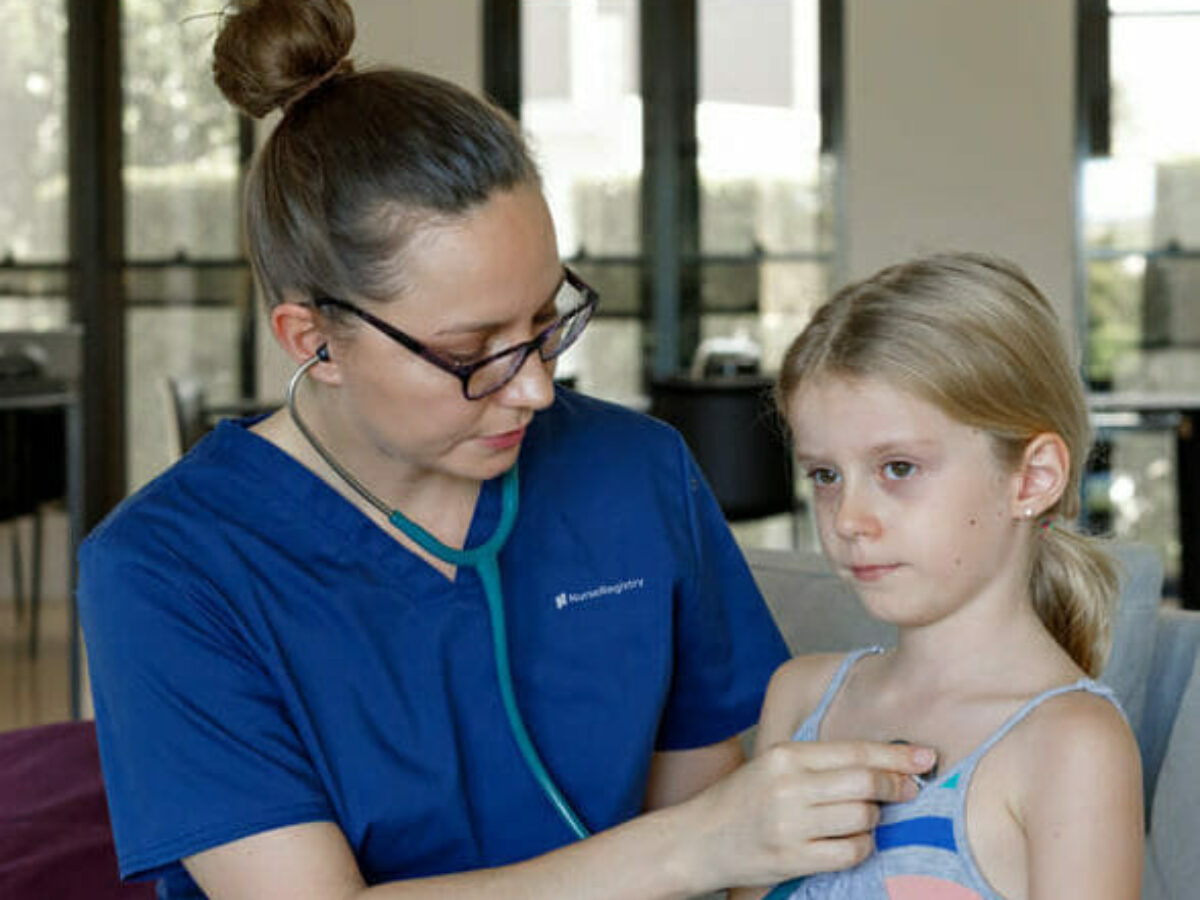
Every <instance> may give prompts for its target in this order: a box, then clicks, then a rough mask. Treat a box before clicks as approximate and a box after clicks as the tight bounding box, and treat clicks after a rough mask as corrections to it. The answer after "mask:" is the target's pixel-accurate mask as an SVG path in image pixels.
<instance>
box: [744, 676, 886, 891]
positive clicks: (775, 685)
mask: <svg viewBox="0 0 1200 900" xmlns="http://www.w3.org/2000/svg"><path fill="white" fill-rule="evenodd" d="M842 659H843V654H840V653H822V654H812V655H807V656H797V657H795V658H794V659H791V660H789V661H788V662H786V663H784V664H783V665H782V666H780V667H779V668H778V669H777V670H776V672H775V674H774V675H773V676H772V677H771V683H770V684H769V685H768V686H767V695H766V698H765V699H764V700H763V708H762V713H761V714H760V716H759V720H758V728H757V729H756V730H755V735H754V755H755V757H758V756H761V755H762V754H763V753H765V752H766V751H767V750H769V749H770V748H771V747H774V746H776V745H780V744H787V743H788V742H790V741H791V740H792V736H793V735H794V734H795V733H796V729H797V728H798V727H799V726H800V723H801V722H803V721H804V720H805V719H806V718H807V717H808V715H809V713H810V712H812V710H813V709H814V708H815V707H816V705H817V703H818V702H819V701H820V698H821V695H822V694H823V693H824V691H825V688H826V686H827V685H828V684H829V682H830V679H832V677H833V673H834V671H835V670H836V669H837V666H838V663H840V662H841V661H842ZM799 746H804V745H799ZM864 811H865V812H866V813H867V817H866V818H865V819H864V820H863V821H862V822H861V824H862V826H863V827H862V832H863V833H862V834H861V835H860V839H861V838H866V839H867V843H866V846H867V851H866V852H870V849H871V847H873V843H871V842H870V831H871V829H872V828H873V827H874V825H875V821H876V819H877V817H878V816H877V813H876V810H875V808H874V807H869V808H866V809H865V810H864ZM863 855H864V856H865V855H866V853H864V854H863ZM781 880H782V879H781ZM770 887H771V886H770V884H768V885H767V886H765V887H764V886H758V887H739V888H733V889H732V890H730V891H729V900H759V898H761V897H763V896H764V895H765V894H766V893H767V892H768V891H769V890H770Z"/></svg>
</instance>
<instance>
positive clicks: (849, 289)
mask: <svg viewBox="0 0 1200 900" xmlns="http://www.w3.org/2000/svg"><path fill="white" fill-rule="evenodd" d="M817 375H837V376H844V377H851V378H873V379H884V380H886V381H887V382H888V383H889V384H893V385H897V386H899V387H901V388H903V389H904V390H907V391H910V392H912V393H913V394H914V395H915V396H917V397H920V398H921V399H923V400H925V401H926V402H929V403H932V404H933V405H934V406H936V407H938V408H939V409H940V410H941V411H942V412H943V413H945V414H946V415H947V416H949V417H950V418H952V419H955V420H956V421H959V422H961V423H963V424H965V425H968V426H971V427H973V428H978V429H980V430H982V431H985V432H987V433H988V434H989V435H990V436H991V437H992V439H993V445H994V447H995V449H996V453H997V457H998V459H999V460H1000V462H1001V464H1002V465H1005V466H1008V467H1010V468H1011V469H1014V470H1015V468H1016V466H1017V465H1018V464H1019V462H1020V460H1021V456H1022V453H1023V452H1024V449H1025V447H1026V445H1027V444H1028V442H1029V441H1030V440H1031V439H1032V438H1034V437H1035V436H1037V435H1039V434H1045V433H1053V434H1057V435H1059V436H1060V437H1061V438H1062V439H1063V441H1064V442H1065V444H1066V445H1067V449H1068V450H1069V452H1070V472H1069V475H1068V480H1067V485H1066V488H1065V489H1064V490H1063V493H1062V496H1061V497H1060V498H1059V499H1058V501H1057V502H1056V503H1055V504H1054V506H1052V507H1051V508H1050V509H1049V510H1046V511H1045V517H1044V518H1043V519H1042V520H1041V523H1040V524H1041V526H1042V531H1043V534H1042V535H1040V536H1039V537H1041V538H1042V539H1040V540H1037V541H1035V542H1034V544H1035V549H1034V556H1033V565H1032V571H1031V573H1030V593H1031V596H1032V598H1033V605H1034V608H1035V610H1036V611H1037V614H1038V616H1039V617H1040V618H1041V620H1042V622H1043V623H1044V624H1045V626H1046V628H1047V630H1049V632H1050V633H1051V634H1052V635H1053V636H1054V638H1055V639H1056V640H1057V641H1058V643H1059V644H1061V645H1062V647H1063V648H1064V649H1065V650H1066V651H1067V653H1068V654H1070V656H1071V658H1072V659H1074V660H1075V662H1076V663H1077V664H1078V665H1079V666H1080V668H1082V669H1083V670H1084V671H1086V672H1087V673H1088V674H1089V675H1092V676H1095V675H1098V674H1099V672H1100V670H1101V669H1102V668H1103V665H1104V662H1105V660H1106V658H1107V656H1108V651H1109V648H1110V646H1111V619H1112V612H1113V608H1114V606H1115V603H1116V597H1117V591H1118V577H1117V568H1116V564H1115V561H1114V560H1113V559H1112V557H1111V556H1110V555H1109V554H1108V553H1107V551H1106V550H1105V549H1104V547H1103V546H1102V542H1101V541H1100V540H1099V539H1097V538H1095V537H1090V536H1086V535H1083V534H1081V533H1079V532H1078V531H1077V530H1076V528H1075V525H1074V522H1075V520H1076V519H1077V517H1078V515H1079V506H1080V482H1081V479H1082V467H1083V464H1084V461H1085V459H1086V457H1087V453H1088V450H1089V449H1090V447H1091V437H1092V436H1091V427H1090V425H1089V422H1088V415H1087V407H1086V404H1085V400H1084V393H1083V385H1082V383H1081V381H1080V378H1079V375H1078V373H1077V372H1076V370H1075V368H1074V366H1073V365H1072V363H1071V360H1070V358H1069V356H1068V353H1067V350H1066V346H1065V343H1064V341H1063V338H1062V334H1061V331H1060V327H1059V322H1058V318H1057V316H1056V315H1055V313H1054V309H1053V307H1052V306H1051V305H1050V303H1049V301H1048V300H1047V299H1046V298H1045V297H1044V296H1043V295H1042V293H1041V291H1039V290H1038V289H1037V287H1036V286H1034V284H1033V283H1032V282H1031V281H1030V280H1029V278H1028V277H1027V276H1026V275H1025V273H1024V272H1022V271H1021V269H1020V268H1018V267H1017V266H1016V265H1014V264H1013V263H1011V262H1008V261H1007V260H1003V259H999V258H996V257H992V256H985V255H982V254H976V253H947V254H939V255H934V256H928V257H924V258H920V259H915V260H912V261H910V262H906V263H902V264H899V265H895V266H890V267H888V268H885V269H883V270H882V271H880V272H878V273H876V274H875V275H873V276H871V277H870V278H867V279H865V280H863V281H860V282H857V283H854V284H850V285H848V286H846V287H845V288H843V289H842V290H840V291H839V292H838V293H837V294H836V295H834V297H833V298H832V299H830V300H829V301H828V302H826V303H825V304H824V305H822V306H821V307H820V309H818V310H817V312H816V314H815V315H814V316H813V319H812V321H811V322H810V323H809V324H808V326H807V327H806V328H805V329H804V331H803V332H802V333H801V334H800V335H799V336H798V337H797V338H796V339H795V340H794V341H793V342H792V345H791V347H790V348H789V349H788V351H787V354H786V355H785V357H784V361H783V365H782V368H781V371H780V377H779V384H778V393H777V400H778V403H779V406H780V409H781V410H782V411H783V412H784V413H785V415H786V411H787V408H788V403H789V401H790V400H791V398H792V397H793V396H794V395H795V393H796V391H797V390H798V389H799V387H800V385H801V384H802V383H803V382H805V381H806V380H807V379H810V378H812V377H814V376H817ZM1036 524H1037V523H1035V525H1036Z"/></svg>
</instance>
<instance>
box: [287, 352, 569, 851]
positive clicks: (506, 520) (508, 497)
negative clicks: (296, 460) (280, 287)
mask: <svg viewBox="0 0 1200 900" xmlns="http://www.w3.org/2000/svg"><path fill="white" fill-rule="evenodd" d="M328 360H329V350H328V348H327V347H326V346H325V345H324V344H322V345H321V346H320V347H318V348H317V352H316V354H315V355H314V356H313V357H312V358H311V359H309V360H306V361H305V362H304V363H302V364H301V366H300V368H298V369H297V370H296V374H295V375H293V376H292V379H291V381H290V382H289V383H288V389H287V409H288V413H289V414H290V415H291V417H292V421H293V422H295V423H296V427H297V428H298V429H299V430H300V433H301V434H302V435H304V438H305V440H307V441H308V442H309V444H311V445H312V448H313V449H314V450H316V451H317V453H318V454H319V455H320V457H321V459H323V460H324V461H325V462H326V464H327V465H328V466H329V468H331V469H332V470H333V471H334V472H336V473H337V475H338V477H339V478H341V479H342V480H343V481H344V482H346V484H347V485H349V486H350V487H351V488H352V489H353V490H354V491H355V493H357V494H358V495H359V496H360V497H362V498H363V499H364V500H366V501H367V502H368V503H370V504H371V505H372V506H374V507H375V508H376V509H377V510H379V511H380V512H381V513H383V514H384V516H386V517H387V520H388V522H389V523H391V524H392V525H393V526H394V527H396V528H398V529H399V530H400V531H401V532H402V533H404V534H405V535H406V536H408V537H409V538H410V539H412V540H413V541H415V542H416V544H417V545H418V546H419V547H421V549H423V550H424V551H425V552H427V553H430V554H432V555H433V556H435V557H437V558H438V559H440V560H441V561H442V562H446V563H450V564H451V565H455V566H467V567H468V568H472V569H474V570H475V571H476V572H478V573H479V580H480V581H482V582H483V592H484V596H485V597H486V598H487V605H488V615H489V618H490V620H491V626H492V651H493V655H494V656H495V660H496V679H497V681H498V682H499V684H500V698H501V700H502V701H503V704H504V714H505V717H506V718H507V719H508V727H509V730H510V731H511V732H512V736H513V739H514V740H515V741H516V743H517V749H518V750H519V751H520V753H521V757H522V759H523V760H524V762H525V766H526V767H527V768H528V769H529V772H530V774H531V775H533V777H534V780H535V781H537V783H538V785H539V787H541V789H542V792H543V793H544V794H545V795H546V797H547V799H548V800H549V801H550V804H551V805H552V806H553V807H554V809H555V811H556V812H557V813H558V814H559V816H560V817H561V818H562V820H563V821H564V822H565V823H566V824H567V827H568V828H570V829H571V831H572V833H573V834H574V835H575V837H576V838H579V839H580V840H582V839H583V838H586V837H588V836H589V834H590V832H589V831H588V829H587V827H586V826H585V825H584V824H583V822H582V821H581V820H580V818H579V816H578V815H577V814H576V812H575V810H574V809H572V807H571V804H570V803H569V802H568V801H567V798H566V797H564V796H563V793H562V791H561V790H560V789H559V787H558V785H557V784H555V782H554V779H553V778H552V777H551V775H550V773H549V772H548V771H547V770H546V766H545V764H544V763H543V762H542V759H541V757H540V756H539V755H538V752H537V748H536V747H535V746H534V745H533V739H532V738H531V737H530V736H529V729H528V728H526V727H525V720H524V719H523V718H522V717H521V711H520V709H519V708H518V706H517V697H516V692H515V691H514V690H513V679H512V669H511V667H510V665H509V658H508V636H507V627H506V625H505V620H504V592H503V590H502V588H501V584H500V550H501V548H503V547H504V543H505V541H507V540H508V536H509V535H510V534H511V533H512V530H513V525H515V524H516V521H517V501H518V493H519V491H518V483H517V466H516V465H515V464H514V465H513V467H512V468H511V469H509V470H508V471H507V472H506V473H505V474H504V481H503V482H502V484H501V494H500V522H499V523H498V524H497V525H496V530H495V531H493V532H492V535H491V537H489V538H488V539H487V540H486V541H484V542H483V543H482V544H480V545H479V546H477V547H471V548H470V549H458V548H456V547H450V546H447V545H446V544H443V543H442V542H441V541H439V540H438V539H437V538H436V537H434V536H433V535H432V534H430V533H429V532H428V531H426V530H425V529H424V528H422V527H421V526H420V525H418V524H417V523H416V522H414V521H412V520H411V519H409V518H407V517H406V516H405V515H404V514H403V513H402V512H400V510H398V509H393V508H392V507H390V506H388V504H386V503H384V502H383V500H381V499H380V498H379V497H377V496H375V494H373V493H372V492H371V491H369V490H368V489H367V487H366V486H365V485H364V484H363V483H362V482H360V481H359V480H358V479H357V478H355V477H354V476H353V475H351V474H350V472H348V471H347V470H346V469H345V468H344V467H343V466H342V465H341V463H339V462H338V461H337V460H336V459H334V457H333V454H332V453H330V452H329V449H328V448H327V447H326V446H325V445H324V444H322V443H321V441H320V440H318V439H317V436H316V435H315V434H313V432H312V430H311V429H309V427H308V425H307V423H305V421H304V419H303V418H302V417H301V416H300V413H299V411H298V410H297V409H296V388H297V386H298V385H299V384H300V382H301V381H302V380H303V378H304V376H305V375H306V374H307V373H308V370H309V369H311V368H312V367H313V366H315V365H317V364H318V363H322V362H327V361H328Z"/></svg>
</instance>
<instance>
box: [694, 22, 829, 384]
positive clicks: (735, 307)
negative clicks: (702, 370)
mask: <svg viewBox="0 0 1200 900" xmlns="http://www.w3.org/2000/svg"><path fill="white" fill-rule="evenodd" d="M819 13H820V10H819V4H818V0H701V2H700V5H699V14H700V19H699V33H700V55H699V67H700V90H699V103H698V106H697V110H696V117H697V138H698V140H699V160H698V168H699V175H700V253H701V305H702V309H703V310H704V312H705V315H704V316H703V318H702V320H701V328H702V331H701V333H702V336H703V337H706V338H708V337H714V336H723V337H739V338H741V339H743V340H749V341H752V342H753V343H754V344H755V345H757V346H758V347H759V348H760V350H761V353H762V364H763V368H764V369H765V370H767V371H772V372H773V371H776V370H777V369H778V368H779V363H780V361H781V360H782V357H783V353H784V351H785V350H786V349H787V344H788V343H789V342H790V341H791V339H792V337H794V336H795V335H796V333H797V332H799V331H800V329H801V328H802V327H803V326H804V323H805V322H807V321H808V318H809V316H810V315H811V314H812V310H813V309H814V308H815V306H816V305H817V304H819V303H820V302H821V301H823V300H824V299H825V297H826V295H827V293H828V288H829V284H828V278H829V271H828V270H829V262H830V256H831V252H832V248H833V203H832V197H833V192H832V177H831V176H832V172H833V160H832V157H831V156H829V155H826V154H823V153H822V149H821V110H820V87H821V85H820V67H819V59H820V28H819V24H820V23H819Z"/></svg>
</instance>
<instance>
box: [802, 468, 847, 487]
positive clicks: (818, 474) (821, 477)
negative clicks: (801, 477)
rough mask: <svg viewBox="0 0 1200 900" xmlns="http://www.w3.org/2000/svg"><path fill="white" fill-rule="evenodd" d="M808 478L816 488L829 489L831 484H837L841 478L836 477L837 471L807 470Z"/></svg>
mask: <svg viewBox="0 0 1200 900" xmlns="http://www.w3.org/2000/svg"><path fill="white" fill-rule="evenodd" d="M808 477H809V479H810V480H811V481H812V483H813V484H814V485H815V486H817V487H829V486H830V485H832V484H837V483H838V481H839V480H840V478H841V476H839V475H838V472H837V469H824V468H816V469H809V470H808Z"/></svg>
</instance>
